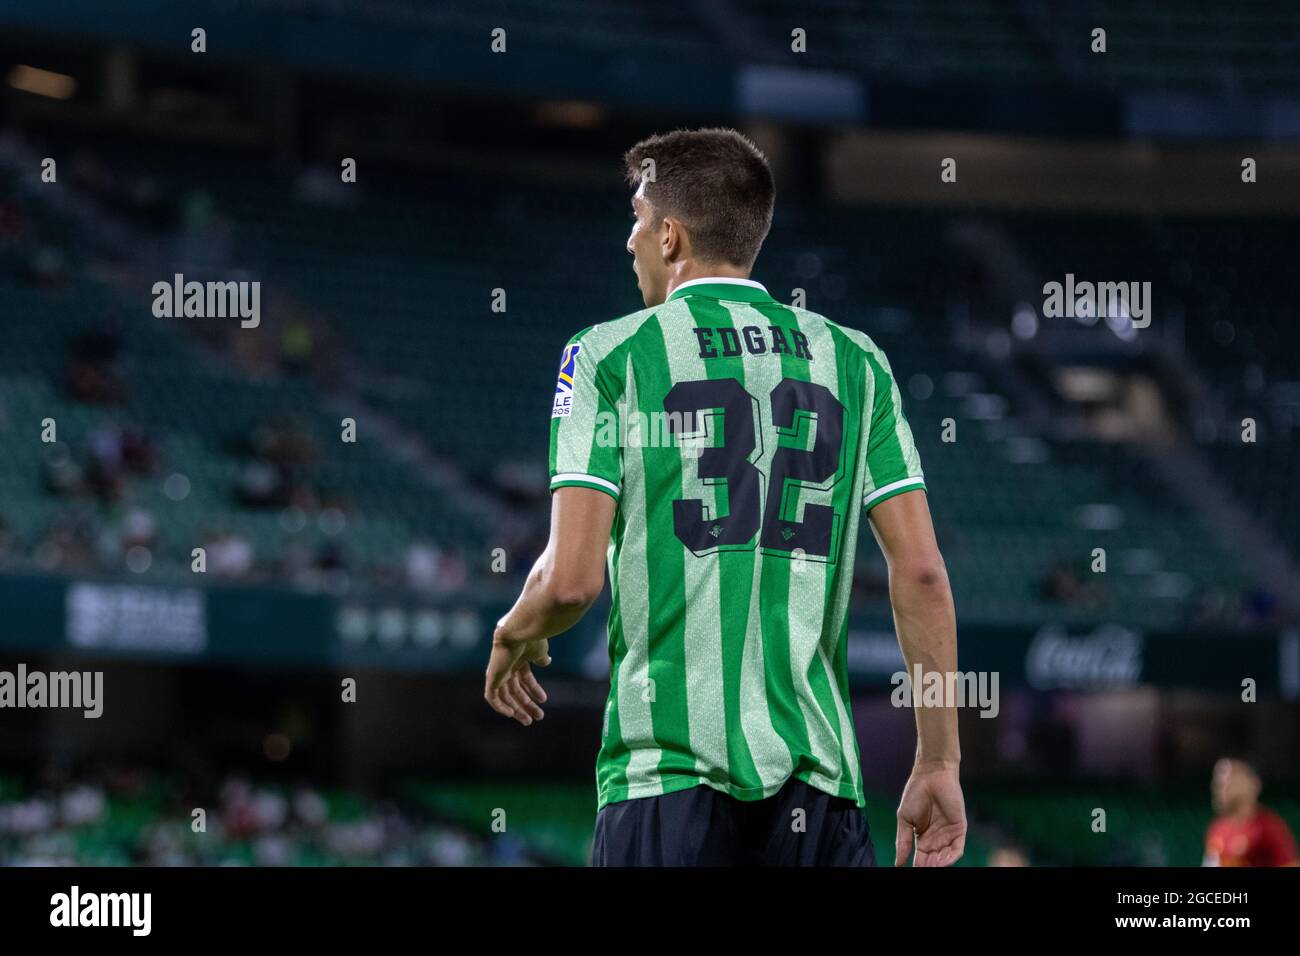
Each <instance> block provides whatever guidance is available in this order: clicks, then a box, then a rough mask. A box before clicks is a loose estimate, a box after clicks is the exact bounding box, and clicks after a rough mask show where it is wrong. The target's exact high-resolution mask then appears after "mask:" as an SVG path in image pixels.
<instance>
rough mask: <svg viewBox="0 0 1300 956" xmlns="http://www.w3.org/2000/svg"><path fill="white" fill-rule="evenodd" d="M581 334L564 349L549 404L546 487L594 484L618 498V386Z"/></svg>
mask: <svg viewBox="0 0 1300 956" xmlns="http://www.w3.org/2000/svg"><path fill="white" fill-rule="evenodd" d="M595 352H596V350H595V348H593V346H592V344H591V343H590V342H588V341H587V340H586V338H585V334H584V333H580V334H579V335H577V336H575V337H574V338H573V339H571V340H570V341H569V344H568V345H566V346H565V347H564V353H563V355H562V356H561V357H560V374H559V377H558V378H557V380H556V383H555V399H554V403H553V404H552V406H551V455H550V471H551V490H552V491H554V490H555V489H556V488H568V487H578V488H595V489H597V490H599V491H603V492H605V493H606V494H607V495H610V496H612V497H613V498H614V499H615V500H618V498H619V496H620V494H621V492H622V487H623V450H622V447H621V445H622V443H621V442H620V441H619V440H618V436H619V435H620V434H622V428H621V423H620V421H619V414H620V413H619V404H618V397H619V390H618V389H617V388H616V386H615V385H614V383H612V382H610V381H608V376H607V375H605V374H603V373H602V371H601V368H600V363H599V356H597V355H596V354H595Z"/></svg>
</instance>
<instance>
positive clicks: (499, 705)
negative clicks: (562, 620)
mask: <svg viewBox="0 0 1300 956" xmlns="http://www.w3.org/2000/svg"><path fill="white" fill-rule="evenodd" d="M549 663H551V654H550V650H549V642H547V641H545V640H540V641H523V642H516V641H504V640H501V639H500V637H499V636H498V635H493V638H492V656H491V657H490V658H488V666H487V680H486V682H485V685H484V688H483V699H484V700H486V701H487V702H488V704H489V705H490V706H491V707H492V709H493V710H495V711H496V712H497V713H498V714H500V715H501V716H503V717H513V718H514V719H515V720H517V721H519V723H521V724H523V725H524V726H525V727H528V726H530V725H531V724H532V722H533V721H535V720H541V719H542V717H544V716H545V714H544V713H543V711H542V708H541V705H542V704H544V703H546V691H544V690H542V685H541V684H539V683H538V682H537V678H536V677H534V676H533V670H532V665H534V664H536V665H537V666H538V667H545V666H546V665H547V664H549Z"/></svg>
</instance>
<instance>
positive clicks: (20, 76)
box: [9, 63, 77, 100]
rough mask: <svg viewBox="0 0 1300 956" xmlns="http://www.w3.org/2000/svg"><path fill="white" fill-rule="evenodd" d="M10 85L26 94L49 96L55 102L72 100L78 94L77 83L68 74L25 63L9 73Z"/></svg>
mask: <svg viewBox="0 0 1300 956" xmlns="http://www.w3.org/2000/svg"><path fill="white" fill-rule="evenodd" d="M9 85H10V86H11V87H13V88H14V89H15V90H22V91H23V92H24V93H34V94H35V95H37V96H48V97H49V98H50V99H55V100H66V99H70V98H71V97H72V96H73V94H75V93H76V92H77V81H76V80H75V79H74V78H72V77H71V76H68V75H67V74H66V73H55V72H54V71H53V70H43V69H41V68H40V67H38V66H28V65H27V64H25V63H20V64H18V65H16V66H14V67H13V68H12V69H11V70H10V71H9Z"/></svg>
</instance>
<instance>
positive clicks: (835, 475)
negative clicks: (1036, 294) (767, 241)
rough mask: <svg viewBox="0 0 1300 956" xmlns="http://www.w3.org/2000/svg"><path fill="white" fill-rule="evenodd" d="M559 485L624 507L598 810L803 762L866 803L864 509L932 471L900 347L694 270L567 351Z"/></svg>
mask: <svg viewBox="0 0 1300 956" xmlns="http://www.w3.org/2000/svg"><path fill="white" fill-rule="evenodd" d="M550 473H551V488H552V489H556V488H564V487H574V486H576V487H586V488H595V489H599V490H600V491H603V492H605V493H607V494H609V495H611V496H613V497H614V498H615V499H616V500H617V501H618V510H617V514H616V517H615V519H614V526H613V529H612V532H611V540H610V550H609V571H610V583H611V589H612V593H613V605H612V607H611V609H610V615H609V654H610V666H611V679H610V690H609V699H608V702H607V704H606V709H605V720H604V729H603V733H602V740H601V748H600V754H599V757H598V758H597V764H596V778H597V784H598V787H599V800H598V803H599V806H601V807H604V806H605V805H606V804H609V803H613V802H617V801H620V800H627V799H632V798H636V797H646V796H655V795H659V794H663V793H671V792H673V791H676V790H682V789H685V788H687V787H693V786H699V785H701V784H703V785H707V786H710V787H713V788H715V789H717V790H720V791H723V792H724V793H728V794H731V795H732V796H734V797H737V798H739V799H741V800H758V799H762V798H764V797H768V796H771V795H772V794H774V793H775V792H776V791H777V790H778V789H780V787H781V785H782V784H783V783H785V781H786V780H788V779H789V778H790V777H796V778H798V779H800V780H803V781H804V782H805V783H807V784H809V785H810V786H813V787H816V788H818V789H820V790H823V791H825V792H827V793H830V794H833V795H836V796H841V797H846V798H849V799H852V800H854V801H856V802H857V803H858V804H859V805H862V804H863V802H864V801H863V793H862V775H861V769H860V767H859V758H858V746H857V739H856V735H855V734H854V733H853V718H852V713H851V710H850V702H849V693H848V668H847V646H846V645H847V640H846V631H847V627H848V605H849V592H850V589H851V587H852V582H853V563H854V555H855V545H856V541H857V537H858V530H859V521H860V518H861V516H862V515H863V514H864V513H865V511H867V510H869V509H870V508H872V507H874V506H875V505H877V504H879V503H880V502H882V501H885V500H886V499H888V498H890V497H892V496H894V495H896V494H901V493H903V492H906V491H912V490H915V489H918V488H924V487H925V482H924V477H923V475H922V472H921V464H920V460H919V458H918V456H917V453H916V446H915V445H914V443H913V441H912V433H911V430H910V428H909V427H908V425H907V421H906V419H905V418H904V417H903V410H902V400H901V397H900V395H899V389H898V386H897V384H896V383H895V381H894V378H893V375H892V374H891V372H890V368H889V362H888V361H887V360H886V358H885V355H884V353H883V352H881V351H880V349H879V348H877V347H876V345H875V344H874V343H873V342H872V341H871V339H870V338H868V337H867V336H866V335H865V334H864V333H862V332H859V331H856V330H853V329H846V328H842V327H840V326H839V325H836V324H835V323H834V322H831V321H830V320H829V319H826V318H823V317H822V316H819V315H816V314H814V313H811V312H807V311H805V310H802V309H795V308H790V307H788V306H785V305H782V304H780V303H778V302H777V301H776V300H775V299H773V298H772V297H771V296H770V295H769V294H768V293H767V290H766V289H764V288H763V286H761V285H759V284H758V283H757V282H752V281H750V280H743V279H705V280H695V281H692V282H688V283H684V284H683V285H682V286H679V287H678V288H677V289H676V290H675V291H674V292H673V294H672V295H671V296H669V297H668V301H666V302H665V303H664V304H663V305H660V306H656V307H654V308H650V309H646V310H644V311H641V312H636V313H634V314H632V315H629V316H626V317H624V318H621V319H617V320H614V321H612V322H605V323H601V324H599V325H595V326H592V327H591V328H589V329H586V330H584V331H582V332H580V333H579V334H578V335H576V336H574V337H573V339H572V340H571V341H570V342H569V344H568V345H567V346H566V347H565V350H564V355H563V358H562V360H561V368H560V376H559V381H558V383H557V385H556V390H555V401H554V405H553V408H552V418H551V452H550Z"/></svg>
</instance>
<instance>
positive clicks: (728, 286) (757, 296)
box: [668, 277, 775, 302]
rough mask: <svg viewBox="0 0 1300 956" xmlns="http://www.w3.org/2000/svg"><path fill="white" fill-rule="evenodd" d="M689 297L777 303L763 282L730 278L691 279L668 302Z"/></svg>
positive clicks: (680, 286)
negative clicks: (700, 296)
mask: <svg viewBox="0 0 1300 956" xmlns="http://www.w3.org/2000/svg"><path fill="white" fill-rule="evenodd" d="M687 295H703V296H708V297H709V298H710V299H726V300H727V301H729V302H773V301H775V300H774V299H773V298H772V296H771V295H770V294H769V293H768V291H767V288H766V287H765V286H764V285H763V284H762V283H761V282H755V281H754V280H753V279H729V278H722V277H719V278H707V279H691V280H690V281H689V282H683V283H682V284H681V285H679V286H678V287H677V288H676V289H673V294H672V295H670V296H669V297H668V301H669V302H671V301H672V300H673V299H680V298H681V297H682V296H687Z"/></svg>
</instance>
